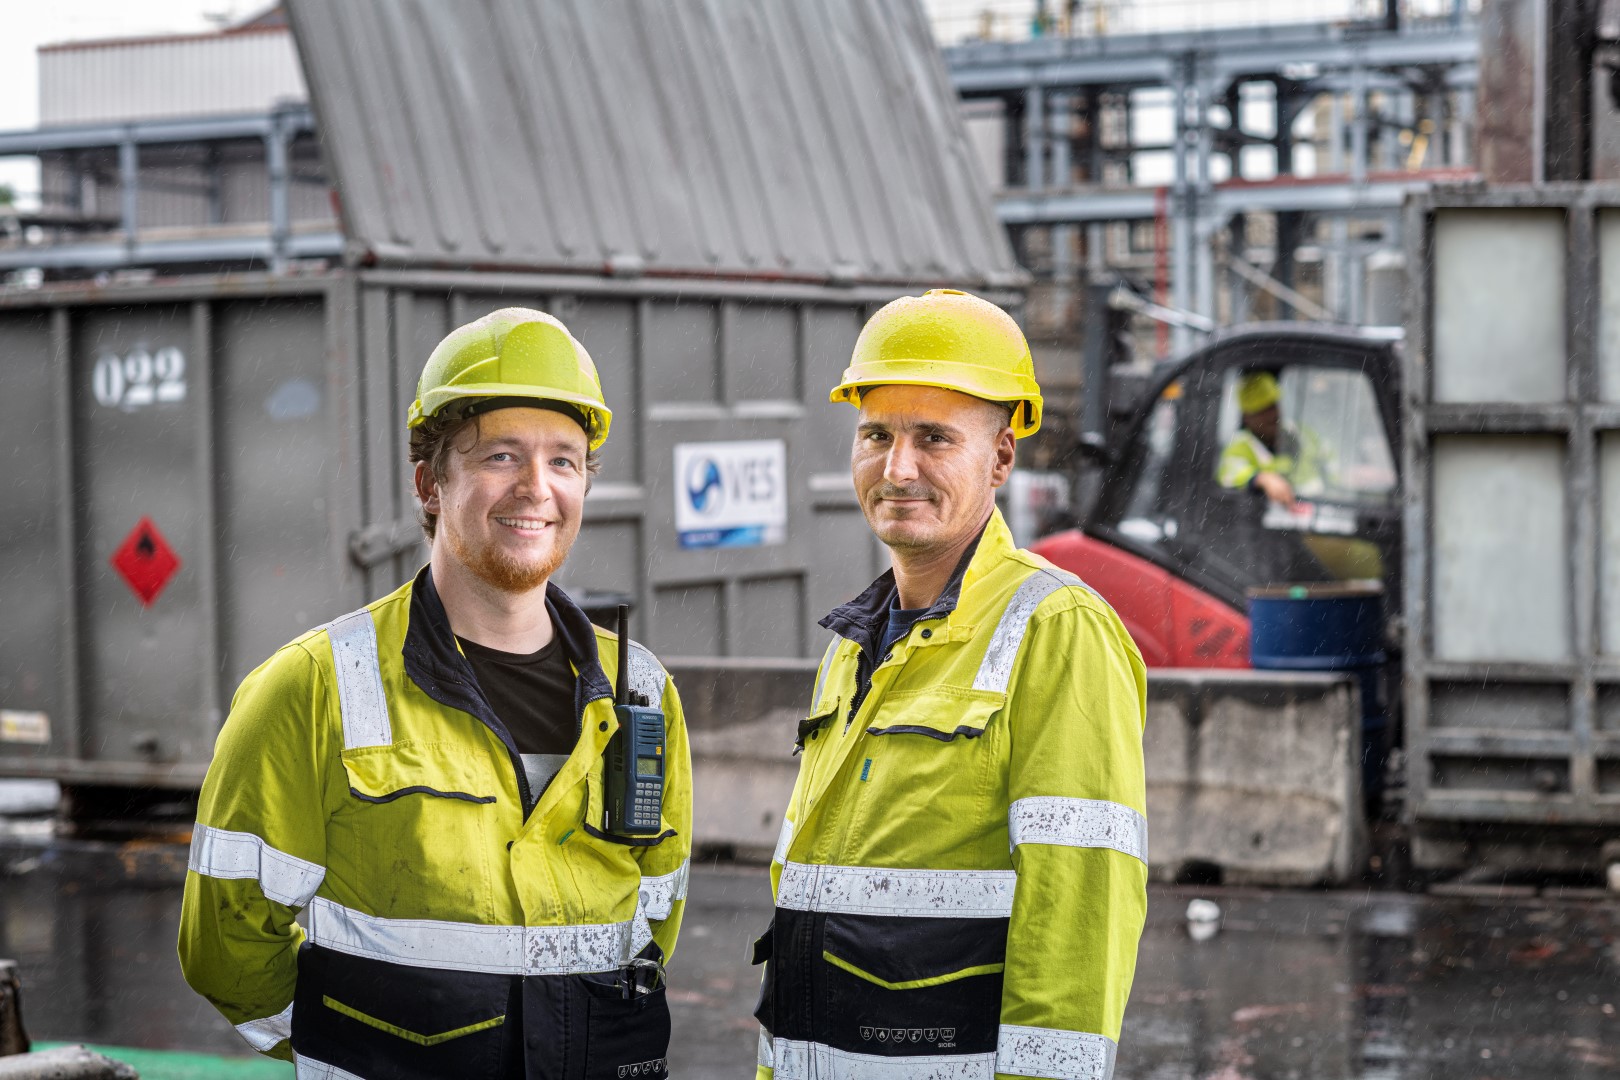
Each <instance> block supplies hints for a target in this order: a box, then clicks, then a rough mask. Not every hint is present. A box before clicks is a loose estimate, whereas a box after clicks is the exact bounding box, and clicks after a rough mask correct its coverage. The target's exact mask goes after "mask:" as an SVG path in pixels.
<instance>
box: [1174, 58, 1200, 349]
mask: <svg viewBox="0 0 1620 1080" xmlns="http://www.w3.org/2000/svg"><path fill="white" fill-rule="evenodd" d="M1190 64H1191V58H1190V57H1185V56H1184V57H1181V58H1180V59H1179V61H1178V62H1177V64H1176V71H1175V75H1174V77H1173V78H1172V80H1171V83H1170V95H1171V105H1172V110H1171V113H1172V117H1173V121H1172V127H1171V132H1172V133H1171V141H1172V142H1173V143H1174V144H1175V147H1174V150H1173V151H1172V152H1171V157H1172V161H1173V163H1174V173H1173V177H1172V181H1171V199H1170V306H1172V307H1174V308H1176V309H1177V310H1180V311H1186V310H1188V308H1189V306H1190V305H1191V302H1192V261H1193V252H1192V247H1193V220H1192V218H1193V207H1192V203H1193V201H1194V196H1193V193H1192V190H1191V187H1190V185H1189V182H1188V180H1189V178H1188V172H1189V169H1188V161H1187V151H1188V142H1189V140H1190V139H1192V138H1195V137H1196V136H1195V135H1194V133H1193V132H1192V130H1191V128H1190V127H1189V125H1188V122H1187V119H1188V112H1189V111H1190V107H1189V104H1188V101H1187V97H1188V94H1189V93H1190V92H1191V84H1192V80H1191V79H1190V78H1189V77H1188V76H1189V73H1188V70H1187V69H1188V67H1189V66H1190ZM1170 348H1171V351H1172V353H1173V355H1176V356H1180V355H1182V354H1184V353H1186V352H1188V351H1189V350H1190V349H1191V348H1192V336H1191V334H1190V333H1189V331H1188V330H1187V328H1186V327H1185V326H1181V325H1179V324H1178V325H1177V326H1175V327H1174V328H1173V330H1172V333H1171V345H1170Z"/></svg>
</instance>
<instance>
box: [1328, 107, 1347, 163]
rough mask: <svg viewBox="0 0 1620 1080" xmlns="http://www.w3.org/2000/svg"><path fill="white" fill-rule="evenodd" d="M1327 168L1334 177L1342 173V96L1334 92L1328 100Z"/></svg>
mask: <svg viewBox="0 0 1620 1080" xmlns="http://www.w3.org/2000/svg"><path fill="white" fill-rule="evenodd" d="M1327 152H1328V167H1327V171H1328V172H1330V173H1332V174H1333V175H1334V176H1338V175H1339V174H1341V173H1343V172H1344V95H1343V94H1341V93H1339V92H1338V91H1334V92H1333V94H1332V95H1330V96H1329V98H1328V147H1327Z"/></svg>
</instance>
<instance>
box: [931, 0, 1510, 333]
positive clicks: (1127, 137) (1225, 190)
mask: <svg viewBox="0 0 1620 1080" xmlns="http://www.w3.org/2000/svg"><path fill="white" fill-rule="evenodd" d="M944 55H945V60H946V64H947V67H948V69H949V73H950V76H951V79H952V82H953V84H954V85H955V87H956V90H957V92H958V94H959V95H960V97H961V98H962V99H963V102H964V110H965V113H966V115H967V117H968V124H969V129H970V133H971V134H972V135H973V138H974V142H975V145H976V146H977V148H978V149H979V151H980V153H981V155H982V156H983V157H984V158H985V160H986V161H987V162H988V165H989V168H990V171H991V174H992V179H993V186H994V187H995V188H996V204H997V212H998V214H999V216H1000V218H1001V221H1002V223H1003V224H1004V225H1005V226H1006V227H1007V228H1008V230H1009V232H1010V234H1011V236H1012V238H1013V242H1014V245H1015V248H1016V249H1017V251H1018V252H1019V255H1020V260H1021V261H1022V262H1023V263H1024V265H1025V266H1026V267H1028V268H1029V269H1030V270H1031V271H1032V273H1034V275H1035V277H1036V280H1037V281H1038V282H1045V283H1050V284H1051V285H1053V286H1054V287H1055V289H1056V294H1057V296H1058V297H1059V301H1058V303H1057V304H1056V305H1055V308H1056V309H1057V314H1056V315H1055V316H1054V317H1053V319H1052V321H1051V325H1050V326H1049V327H1047V328H1046V329H1048V330H1051V331H1053V333H1054V334H1055V335H1056V336H1061V335H1062V334H1063V332H1064V326H1065V324H1067V326H1068V332H1070V333H1071V334H1072V332H1073V330H1074V329H1075V328H1074V326H1073V321H1074V320H1073V312H1074V305H1073V303H1072V302H1071V301H1072V298H1073V296H1074V294H1075V291H1076V290H1075V289H1074V288H1073V286H1074V285H1075V284H1076V283H1078V281H1079V280H1080V277H1081V275H1082V273H1084V274H1085V275H1086V276H1088V277H1092V278H1096V277H1099V276H1103V275H1106V274H1109V273H1115V274H1119V275H1121V276H1123V277H1125V278H1126V279H1127V280H1130V281H1133V282H1134V283H1135V284H1136V285H1137V286H1138V287H1139V289H1140V290H1141V291H1143V292H1145V293H1147V292H1150V293H1152V294H1153V300H1154V301H1156V302H1157V303H1158V304H1160V305H1161V306H1163V307H1167V308H1170V309H1174V310H1176V311H1180V312H1184V313H1190V314H1192V315H1194V316H1198V317H1201V318H1203V319H1208V320H1213V321H1214V322H1215V323H1217V324H1225V323H1233V322H1241V321H1245V320H1247V319H1249V318H1251V317H1254V316H1255V315H1257V314H1265V315H1272V316H1276V317H1285V318H1291V317H1299V316H1305V317H1312V316H1314V317H1319V318H1323V319H1324V321H1335V322H1343V323H1351V324H1361V323H1367V322H1378V321H1387V320H1388V317H1389V313H1387V312H1383V311H1378V310H1374V309H1375V308H1376V307H1377V305H1373V304H1369V302H1368V296H1367V289H1366V277H1365V271H1366V266H1367V263H1368V260H1369V259H1370V258H1372V257H1373V256H1377V255H1381V254H1383V253H1386V252H1388V251H1390V250H1396V249H1398V248H1399V246H1400V228H1401V219H1400V207H1401V205H1402V202H1403V201H1404V199H1405V198H1406V196H1407V194H1408V193H1410V192H1412V191H1414V190H1422V189H1425V188H1427V187H1430V186H1432V185H1434V184H1436V183H1452V182H1462V181H1467V180H1470V179H1473V178H1474V177H1475V175H1476V173H1475V168H1474V154H1473V149H1472V142H1473V132H1472V128H1473V114H1474V97H1475V91H1476V87H1477V83H1478V56H1479V46H1478V35H1477V31H1476V22H1475V19H1474V17H1473V16H1472V15H1471V14H1470V13H1469V12H1468V11H1467V10H1466V9H1465V7H1464V6H1463V5H1461V4H1458V5H1454V6H1452V7H1451V8H1450V9H1448V11H1447V13H1446V14H1445V15H1443V16H1441V17H1436V18H1431V19H1414V20H1402V19H1399V18H1395V17H1388V18H1377V19H1372V20H1367V21H1359V22H1357V21H1349V22H1346V21H1339V22H1333V23H1327V22H1319V23H1300V24H1294V25H1281V26H1277V25H1270V26H1252V27H1227V28H1221V29H1206V30H1188V31H1181V32H1174V33H1152V34H1128V35H1108V36H1084V37H1081V36H1069V37H1061V36H1042V37H1035V38H1031V39H1028V40H1022V41H974V42H970V43H967V44H962V45H956V46H951V47H948V48H946V49H945V50H944ZM1373 261H1374V263H1375V264H1376V262H1377V260H1376V259H1374V260H1373ZM1302 294H1303V295H1302ZM1307 297H1309V300H1310V304H1309V305H1305V304H1302V301H1304V300H1305V299H1306V298H1307ZM1302 307H1303V308H1305V310H1301V309H1302ZM1196 323H1197V320H1196V319H1195V320H1190V321H1189V320H1181V321H1180V323H1179V324H1178V325H1176V326H1175V327H1174V328H1173V329H1172V331H1171V335H1170V341H1169V342H1167V343H1166V344H1165V345H1164V346H1161V348H1160V351H1161V353H1162V352H1164V351H1165V349H1166V348H1168V349H1169V351H1173V352H1175V353H1180V352H1184V351H1186V350H1187V349H1188V348H1190V347H1191V346H1192V344H1193V342H1194V341H1195V340H1196V338H1195V335H1196V334H1197V331H1196V330H1195V329H1194V326H1195V325H1196ZM1037 329H1040V328H1037Z"/></svg>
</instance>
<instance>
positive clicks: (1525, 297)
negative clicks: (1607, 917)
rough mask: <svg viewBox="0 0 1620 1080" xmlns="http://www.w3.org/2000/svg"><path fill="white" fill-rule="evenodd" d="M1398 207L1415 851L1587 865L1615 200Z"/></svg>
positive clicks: (1616, 673)
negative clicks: (1403, 292)
mask: <svg viewBox="0 0 1620 1080" xmlns="http://www.w3.org/2000/svg"><path fill="white" fill-rule="evenodd" d="M1406 213H1407V217H1408V221H1407V225H1408V227H1409V229H1410V231H1409V232H1408V234H1407V235H1408V236H1410V237H1413V238H1415V241H1414V243H1415V245H1416V246H1415V250H1414V251H1413V252H1411V257H1410V258H1409V260H1408V288H1409V295H1408V304H1409V311H1408V321H1407V342H1408V347H1407V349H1406V353H1405V355H1406V363H1407V377H1406V380H1405V383H1406V401H1405V412H1406V424H1405V432H1406V437H1405V448H1404V453H1405V461H1406V469H1405V476H1406V483H1407V493H1406V511H1405V513H1406V537H1407V541H1406V559H1405V561H1406V586H1405V601H1406V620H1407V635H1406V672H1405V705H1406V724H1407V733H1406V746H1407V753H1408V769H1407V784H1408V806H1407V814H1408V818H1409V820H1410V822H1411V824H1412V825H1413V828H1414V856H1415V858H1416V860H1417V862H1418V863H1419V865H1420V866H1426V867H1446V866H1458V865H1461V864H1463V863H1465V862H1468V861H1474V862H1477V861H1480V860H1486V861H1490V862H1492V863H1495V864H1500V865H1503V866H1511V865H1513V864H1515V863H1516V862H1517V863H1524V862H1526V861H1528V862H1530V863H1533V864H1535V865H1536V866H1539V867H1542V868H1551V869H1557V868H1577V867H1584V866H1590V865H1592V864H1593V863H1595V861H1596V859H1597V857H1598V845H1599V844H1600V843H1601V842H1602V841H1603V840H1604V839H1605V838H1606V836H1610V835H1613V830H1614V828H1615V827H1616V826H1617V825H1620V188H1616V187H1613V186H1592V185H1558V186H1547V187H1541V188H1535V189H1498V190H1485V189H1476V190H1460V191H1438V192H1434V193H1430V194H1427V195H1425V196H1422V197H1419V198H1415V199H1414V200H1413V201H1412V202H1411V203H1410V204H1409V205H1408V208H1407V211H1406Z"/></svg>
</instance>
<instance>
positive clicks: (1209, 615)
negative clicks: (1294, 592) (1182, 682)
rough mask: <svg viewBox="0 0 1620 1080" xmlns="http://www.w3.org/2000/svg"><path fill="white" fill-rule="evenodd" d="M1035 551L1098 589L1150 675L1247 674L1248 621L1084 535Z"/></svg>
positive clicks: (1049, 541)
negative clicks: (1173, 671) (1172, 671)
mask: <svg viewBox="0 0 1620 1080" xmlns="http://www.w3.org/2000/svg"><path fill="white" fill-rule="evenodd" d="M1030 550H1032V551H1034V552H1035V553H1036V554H1037V555H1040V556H1042V557H1043V558H1047V559H1050V560H1052V562H1053V563H1055V564H1056V565H1058V566H1061V567H1062V568H1063V569H1065V570H1068V571H1070V572H1072V573H1075V574H1078V575H1080V577H1081V579H1082V580H1084V581H1085V583H1086V584H1087V585H1090V586H1091V587H1092V588H1093V589H1096V590H1097V593H1098V594H1099V595H1100V596H1101V597H1102V598H1103V599H1104V600H1107V601H1108V603H1109V604H1111V605H1112V606H1113V608H1114V610H1115V611H1116V612H1118V613H1119V617H1120V621H1122V622H1123V623H1124V624H1125V629H1126V630H1127V631H1129V632H1130V635H1131V637H1132V638H1133V639H1135V641H1136V647H1137V648H1138V649H1140V650H1142V661H1143V662H1144V663H1145V664H1147V666H1148V667H1154V668H1162V667H1186V668H1246V667H1248V666H1249V620H1248V619H1247V618H1246V617H1245V616H1243V615H1241V614H1239V613H1238V612H1237V611H1236V610H1235V609H1233V607H1232V606H1231V605H1230V604H1227V603H1224V602H1222V601H1220V600H1217V599H1216V598H1215V597H1213V596H1211V595H1209V593H1207V592H1204V591H1203V590H1202V589H1200V588H1198V587H1196V586H1194V585H1191V584H1189V583H1188V582H1187V581H1185V580H1183V579H1182V578H1178V577H1176V576H1175V575H1174V574H1172V573H1170V572H1169V571H1168V570H1163V569H1161V568H1159V567H1157V566H1154V565H1153V564H1152V563H1150V562H1148V561H1147V560H1146V559H1141V558H1138V557H1137V556H1135V555H1132V554H1131V553H1130V552H1128V551H1124V550H1122V549H1120V548H1117V547H1114V546H1113V545H1112V544H1106V543H1104V542H1103V541H1101V540H1093V539H1092V538H1091V537H1089V536H1087V535H1086V534H1085V533H1083V532H1081V531H1080V530H1078V529H1070V530H1069V531H1067V532H1061V533H1055V534H1053V535H1052V536H1048V537H1045V538H1044V539H1042V540H1040V541H1038V542H1037V543H1035V544H1034V545H1032V547H1031V548H1030Z"/></svg>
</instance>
